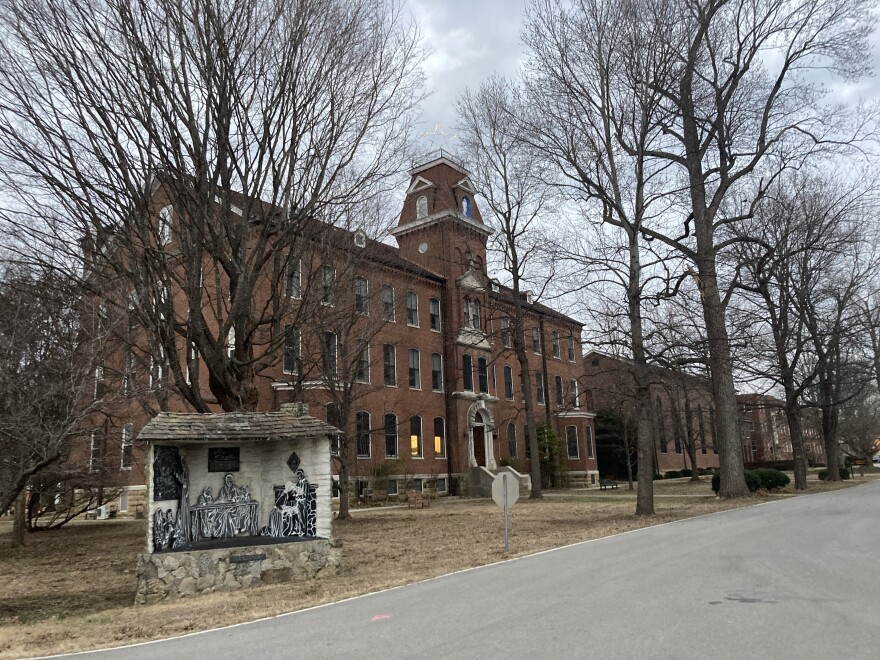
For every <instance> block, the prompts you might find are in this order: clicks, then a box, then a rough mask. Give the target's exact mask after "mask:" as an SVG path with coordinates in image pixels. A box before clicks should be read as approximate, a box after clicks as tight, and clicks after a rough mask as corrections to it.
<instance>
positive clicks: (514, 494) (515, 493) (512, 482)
mask: <svg viewBox="0 0 880 660" xmlns="http://www.w3.org/2000/svg"><path fill="white" fill-rule="evenodd" d="M505 491H507V506H508V507H511V506H513V505H514V503H515V502H516V501H517V500H518V499H519V479H517V478H516V477H514V476H513V475H512V474H510V473H508V472H501V473H499V474H497V475H495V481H493V482H492V499H493V500H495V504H497V505H498V506H500V507H501V508H502V509H503V508H504V492H505Z"/></svg>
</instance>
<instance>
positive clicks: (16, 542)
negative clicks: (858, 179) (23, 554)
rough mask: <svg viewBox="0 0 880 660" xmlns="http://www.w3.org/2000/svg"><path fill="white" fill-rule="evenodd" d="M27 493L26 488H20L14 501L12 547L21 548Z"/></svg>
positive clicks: (23, 535) (22, 544)
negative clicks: (16, 500)
mask: <svg viewBox="0 0 880 660" xmlns="http://www.w3.org/2000/svg"><path fill="white" fill-rule="evenodd" d="M27 499H28V494H27V490H22V491H21V494H20V495H19V497H18V502H16V503H15V519H14V520H13V522H12V547H13V548H23V547H24V539H25V527H26V517H27V516H26V515H25V508H26V507H27Z"/></svg>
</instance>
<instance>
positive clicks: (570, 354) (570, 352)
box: [568, 337, 574, 362]
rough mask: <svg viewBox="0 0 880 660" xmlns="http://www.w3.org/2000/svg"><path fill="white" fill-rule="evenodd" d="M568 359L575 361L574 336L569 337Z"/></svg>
mask: <svg viewBox="0 0 880 660" xmlns="http://www.w3.org/2000/svg"><path fill="white" fill-rule="evenodd" d="M568 361H569V362H574V337H569V338H568Z"/></svg>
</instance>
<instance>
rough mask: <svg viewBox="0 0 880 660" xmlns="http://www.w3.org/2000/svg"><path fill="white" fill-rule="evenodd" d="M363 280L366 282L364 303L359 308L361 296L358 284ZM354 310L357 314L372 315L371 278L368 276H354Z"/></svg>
mask: <svg viewBox="0 0 880 660" xmlns="http://www.w3.org/2000/svg"><path fill="white" fill-rule="evenodd" d="M361 282H363V284H364V292H363V296H362V297H363V305H362V309H358V299H359V298H360V297H361V296H360V294H359V293H358V285H359V284H360V283H361ZM354 311H355V314H358V315H360V316H369V315H370V280H368V279H367V278H366V277H361V276H358V277H355V278H354Z"/></svg>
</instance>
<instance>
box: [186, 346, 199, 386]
mask: <svg viewBox="0 0 880 660" xmlns="http://www.w3.org/2000/svg"><path fill="white" fill-rule="evenodd" d="M198 379H199V349H197V348H196V343H195V342H194V341H191V342H190V343H189V353H188V354H187V356H186V379H185V380H186V384H187V385H192V383H193V380H196V381H198Z"/></svg>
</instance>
